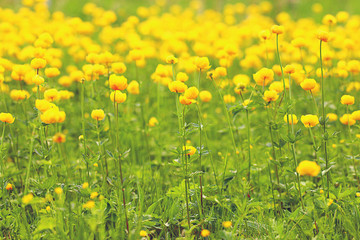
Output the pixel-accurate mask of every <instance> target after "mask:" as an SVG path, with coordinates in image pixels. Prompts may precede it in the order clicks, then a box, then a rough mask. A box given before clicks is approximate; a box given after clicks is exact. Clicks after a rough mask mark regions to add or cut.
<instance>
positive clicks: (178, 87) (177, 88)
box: [168, 81, 188, 93]
mask: <svg viewBox="0 0 360 240" xmlns="http://www.w3.org/2000/svg"><path fill="white" fill-rule="evenodd" d="M168 87H169V90H170V91H171V92H176V93H183V92H185V90H186V89H187V88H188V87H187V86H186V84H185V83H183V82H180V81H173V82H170V83H169V86H168Z"/></svg>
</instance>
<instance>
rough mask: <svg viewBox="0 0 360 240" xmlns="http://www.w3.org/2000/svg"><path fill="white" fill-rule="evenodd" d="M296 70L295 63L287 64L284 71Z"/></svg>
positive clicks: (292, 71)
mask: <svg viewBox="0 0 360 240" xmlns="http://www.w3.org/2000/svg"><path fill="white" fill-rule="evenodd" d="M294 72H295V67H294V65H291V64H289V65H286V66H285V68H284V73H287V74H292V73H294Z"/></svg>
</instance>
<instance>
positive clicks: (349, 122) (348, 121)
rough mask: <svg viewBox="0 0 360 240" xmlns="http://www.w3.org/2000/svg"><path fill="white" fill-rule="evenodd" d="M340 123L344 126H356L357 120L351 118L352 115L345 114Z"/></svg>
mask: <svg viewBox="0 0 360 240" xmlns="http://www.w3.org/2000/svg"><path fill="white" fill-rule="evenodd" d="M340 122H341V123H342V124H344V125H350V126H352V125H354V124H355V123H356V120H355V119H354V118H353V117H352V116H351V114H344V115H342V116H341V117H340Z"/></svg>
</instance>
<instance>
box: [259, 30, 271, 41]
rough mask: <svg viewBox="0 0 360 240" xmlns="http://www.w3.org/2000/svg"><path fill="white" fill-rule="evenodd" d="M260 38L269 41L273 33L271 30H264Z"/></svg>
mask: <svg viewBox="0 0 360 240" xmlns="http://www.w3.org/2000/svg"><path fill="white" fill-rule="evenodd" d="M259 38H260V39H262V40H264V41H265V40H269V39H270V38H271V32H270V31H269V30H262V31H260V33H259Z"/></svg>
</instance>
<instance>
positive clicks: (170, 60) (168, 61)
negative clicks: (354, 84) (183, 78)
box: [166, 55, 178, 64]
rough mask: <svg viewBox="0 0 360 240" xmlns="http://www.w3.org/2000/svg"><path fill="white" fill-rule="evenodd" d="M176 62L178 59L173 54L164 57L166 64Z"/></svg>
mask: <svg viewBox="0 0 360 240" xmlns="http://www.w3.org/2000/svg"><path fill="white" fill-rule="evenodd" d="M177 62H178V59H177V58H176V57H174V55H170V56H167V57H166V63H168V64H175V63H177Z"/></svg>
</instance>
